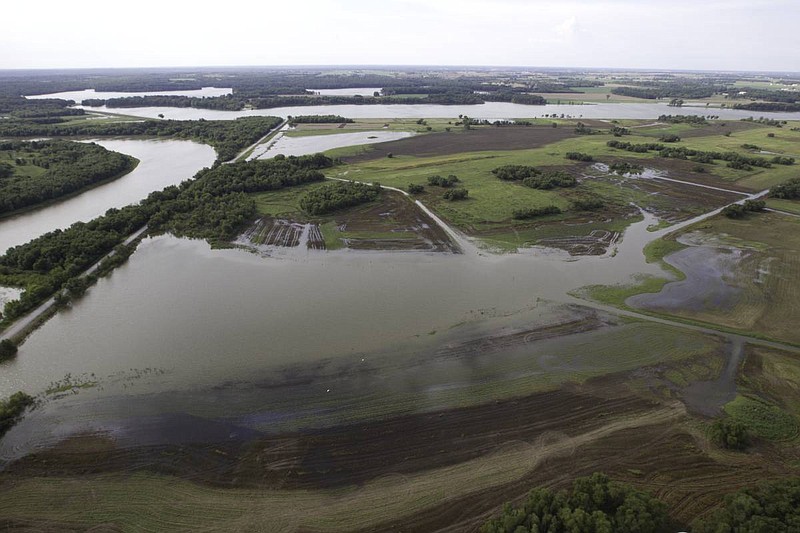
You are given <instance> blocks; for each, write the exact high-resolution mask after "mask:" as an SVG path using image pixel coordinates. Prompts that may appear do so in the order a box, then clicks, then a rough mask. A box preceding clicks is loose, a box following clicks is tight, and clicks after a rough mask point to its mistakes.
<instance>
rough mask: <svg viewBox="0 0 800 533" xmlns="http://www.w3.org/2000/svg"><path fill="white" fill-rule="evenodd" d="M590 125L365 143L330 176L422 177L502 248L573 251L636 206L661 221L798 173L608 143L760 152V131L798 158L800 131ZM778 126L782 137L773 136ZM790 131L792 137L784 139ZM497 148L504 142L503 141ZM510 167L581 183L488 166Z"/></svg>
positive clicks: (437, 197) (596, 250)
mask: <svg viewBox="0 0 800 533" xmlns="http://www.w3.org/2000/svg"><path fill="white" fill-rule="evenodd" d="M584 124H585V125H587V126H588V127H589V128H590V130H592V131H594V132H595V134H592V135H576V133H575V131H574V130H575V127H576V122H575V121H571V122H570V121H561V123H560V124H558V125H557V127H555V128H553V127H547V126H538V125H534V126H530V127H501V128H497V127H490V126H479V127H474V128H473V129H472V130H470V131H463V130H460V131H459V132H458V133H456V132H450V133H447V132H445V133H432V134H428V135H419V136H417V137H413V138H409V139H403V140H400V141H394V142H388V143H381V144H379V145H374V146H372V147H368V148H365V147H359V149H358V150H354V151H350V152H349V153H348V151H347V150H346V149H345V151H344V152H338V153H335V154H332V155H339V156H340V157H341V158H342V159H343V160H344V161H345V162H346V163H347V165H346V166H344V167H339V168H338V169H336V170H335V171H334V173H333V175H334V176H336V177H340V178H345V179H355V180H359V181H365V182H379V183H381V184H383V185H389V186H392V187H398V188H404V189H405V188H408V186H409V184H417V185H425V186H426V187H425V190H424V192H423V193H420V194H417V195H416V197H417V198H418V199H419V200H420V201H422V202H423V203H425V204H426V205H428V206H430V207H431V208H433V209H434V210H435V211H436V212H437V213H438V214H440V215H441V216H442V217H443V218H444V219H445V220H446V221H448V222H449V223H450V224H452V225H454V226H456V227H457V228H458V229H460V230H461V231H463V232H464V233H466V234H467V235H470V236H474V237H478V238H480V239H481V240H482V241H483V242H485V243H487V244H488V245H489V246H490V247H491V248H494V249H497V250H507V251H513V250H515V249H517V248H521V247H528V246H532V245H537V244H538V245H546V246H551V247H561V248H565V249H567V250H568V251H570V253H573V254H575V255H581V254H586V253H588V254H592V255H594V254H603V253H605V252H606V250H607V249H608V244H609V243H610V242H611V240H610V239H612V237H611V236H612V235H614V234H618V233H621V232H622V231H623V230H624V229H625V227H627V226H628V225H629V224H630V223H631V222H633V221H635V220H638V219H639V218H638V217H639V209H643V210H645V211H648V212H651V213H653V214H655V215H657V216H658V217H659V218H660V219H661V220H662V224H663V225H669V224H673V223H676V222H681V221H684V220H687V219H689V218H691V217H693V216H697V215H700V214H702V213H705V212H708V211H709V210H712V209H714V208H718V207H722V206H724V205H726V204H728V203H731V202H734V201H737V200H740V199H741V198H743V197H744V195H746V194H748V193H752V192H755V191H757V190H760V189H761V188H763V187H767V186H771V185H774V184H777V183H780V182H782V181H783V180H785V179H787V178H788V177H791V176H792V175H793V173H794V172H795V167H794V166H793V165H772V166H771V167H770V168H757V169H753V168H750V169H742V170H736V169H732V168H728V167H727V166H726V165H724V162H717V163H715V164H701V165H698V164H697V163H692V162H691V161H686V160H681V159H674V158H662V157H657V155H658V154H657V152H652V151H650V152H645V153H637V152H631V151H627V150H621V149H618V148H613V147H609V146H607V144H606V143H607V142H608V141H610V140H615V139H620V140H622V141H624V142H627V143H631V144H637V143H653V142H659V138H660V137H661V136H663V135H667V134H673V135H678V136H681V135H683V136H685V137H686V138H685V139H683V137H682V138H681V140H680V141H679V142H674V143H669V144H665V146H668V147H670V148H674V147H687V148H690V149H695V150H704V151H717V152H736V153H739V154H741V155H742V156H745V157H750V156H754V151H753V150H752V149H748V148H742V145H752V144H753V142H755V140H757V139H758V140H759V142H761V140H762V139H763V142H761V144H762V146H760V147H759V148H760V149H763V150H764V151H769V152H770V154H781V155H784V156H786V157H791V152H790V151H787V148H790V147H791V146H793V144H792V143H794V142H795V138H794V137H797V140H800V134H798V133H797V132H791V131H789V130H788V129H786V128H783V129H779V128H774V127H764V126H762V125H760V124H757V123H752V122H730V123H719V122H715V121H712V122H710V123H708V124H705V125H699V126H695V125H686V124H658V125H653V124H652V123H650V122H646V121H638V122H632V121H628V124H627V128H628V130H629V131H630V132H631V133H630V134H629V135H623V136H622V137H619V138H618V137H613V136H612V135H610V134H608V133H607V132H608V129H609V128H610V127H611V126H613V125H614V124H611V123H608V122H603V121H587V122H586V123H584ZM773 130H776V131H778V132H779V135H776V136H775V137H767V134H768V133H773ZM604 132H605V133H604ZM785 134H786V135H787V136H788V137H791V138H788V139H785V138H784V135H785ZM500 146H502V147H504V148H505V149H502V150H499V149H497V148H499V147H500ZM569 152H578V153H581V154H585V155H588V156H591V158H592V159H593V160H594V161H595V162H599V163H602V164H605V165H610V164H614V163H628V164H633V165H639V166H640V167H642V168H644V170H645V171H644V172H643V173H642V174H641V175H637V174H626V175H622V176H621V175H617V174H610V173H609V172H608V170H606V167H603V166H602V165H600V166H598V165H597V164H594V163H591V162H590V163H586V162H580V161H571V160H568V159H567V158H566V154H567V153H569ZM768 157H772V156H771V155H770V156H768ZM504 165H530V166H535V167H537V168H539V169H541V170H543V171H563V172H567V173H570V174H572V175H573V176H576V177H577V178H578V185H577V186H576V187H571V188H564V189H550V190H537V189H530V188H528V187H524V186H523V185H522V184H521V183H519V182H504V181H501V180H498V179H497V178H496V177H495V176H494V175H493V174H492V172H491V171H492V170H493V169H495V168H498V167H501V166H504ZM432 175H442V176H447V175H455V176H457V177H458V178H459V180H460V182H459V184H458V186H459V187H463V188H466V189H468V190H469V198H468V199H467V200H465V201H461V202H452V201H447V200H446V199H445V198H444V195H445V193H446V192H447V191H446V190H445V189H442V188H438V187H433V186H427V185H426V181H427V179H428V178H429V177H430V176H432ZM587 199H598V200H599V201H600V202H601V203H602V204H603V206H604V207H603V208H602V209H599V210H597V211H593V212H580V211H578V210H575V209H574V208H573V207H572V206H573V204H574V203H575V201H576V200H578V201H579V200H587ZM548 206H554V207H556V208H558V209H559V210H561V211H562V213H561V214H552V215H547V216H542V217H539V218H537V219H536V220H535V221H529V220H514V219H513V217H512V215H513V213H514V211H516V210H520V209H541V208H546V207H548ZM662 227H663V226H662ZM597 236H600V237H599V238H598V237H597ZM588 242H597V244H596V245H588V244H587V243H588ZM604 242H605V244H603V243H604ZM565 243H566V246H565ZM572 243H575V244H576V246H574V247H573V246H572V245H571V244H572Z"/></svg>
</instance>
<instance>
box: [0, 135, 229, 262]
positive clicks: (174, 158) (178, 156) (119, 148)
mask: <svg viewBox="0 0 800 533" xmlns="http://www.w3.org/2000/svg"><path fill="white" fill-rule="evenodd" d="M91 142H94V143H96V144H99V145H100V146H103V147H104V148H107V149H108V150H113V151H115V152H120V153H123V154H128V155H131V156H133V157H135V158H137V159H139V164H138V165H137V167H136V168H135V169H134V170H133V171H132V172H130V173H129V174H126V175H125V176H122V177H121V178H118V179H116V180H114V181H111V182H108V183H105V184H103V185H100V186H98V187H94V188H92V189H89V190H87V191H85V192H83V193H81V194H79V195H77V196H73V197H71V198H68V199H66V200H63V201H61V202H57V203H54V204H50V205H48V206H46V207H42V208H40V209H35V210H33V211H28V212H25V213H22V214H20V215H17V216H13V217H9V218H4V219H2V220H0V250H2V251H5V250H7V249H8V248H9V247H11V246H16V245H18V244H24V243H26V242H28V241H30V240H31V239H33V238H35V237H38V236H40V235H43V234H44V233H47V232H48V231H52V230H54V229H59V228H61V229H63V228H67V227H69V226H70V225H72V224H73V223H75V222H78V221H84V222H85V221H88V220H91V219H93V218H95V217H97V216H99V215H102V214H103V213H105V212H106V211H107V210H108V209H109V208H112V207H124V206H126V205H130V204H133V203H136V202H139V201H140V200H143V199H144V198H146V197H147V195H148V194H150V193H151V192H153V191H158V190H161V189H163V188H164V187H167V186H168V185H176V184H178V183H180V182H182V181H183V180H185V179H189V178H191V177H192V176H194V175H195V173H197V171H198V170H200V169H201V168H203V167H210V166H211V165H212V164H213V163H214V159H215V158H216V153H215V152H214V149H213V148H211V147H210V146H208V145H205V144H198V143H196V142H192V141H173V140H129V139H103V140H94V141H91Z"/></svg>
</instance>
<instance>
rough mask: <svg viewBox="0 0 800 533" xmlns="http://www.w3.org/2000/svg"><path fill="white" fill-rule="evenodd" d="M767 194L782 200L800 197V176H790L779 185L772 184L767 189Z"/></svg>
mask: <svg viewBox="0 0 800 533" xmlns="http://www.w3.org/2000/svg"><path fill="white" fill-rule="evenodd" d="M769 195H770V196H772V197H773V198H782V199H784V200H798V199H800V178H791V179H789V180H787V181H785V182H783V183H781V184H780V185H776V186H774V187H773V188H772V189H770V190H769Z"/></svg>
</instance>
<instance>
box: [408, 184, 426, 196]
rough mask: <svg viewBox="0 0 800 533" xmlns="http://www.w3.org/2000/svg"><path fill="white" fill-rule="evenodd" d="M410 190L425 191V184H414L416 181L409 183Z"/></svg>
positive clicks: (412, 192)
mask: <svg viewBox="0 0 800 533" xmlns="http://www.w3.org/2000/svg"><path fill="white" fill-rule="evenodd" d="M408 192H409V194H420V193H422V192H425V186H424V185H418V184H414V183H409V184H408Z"/></svg>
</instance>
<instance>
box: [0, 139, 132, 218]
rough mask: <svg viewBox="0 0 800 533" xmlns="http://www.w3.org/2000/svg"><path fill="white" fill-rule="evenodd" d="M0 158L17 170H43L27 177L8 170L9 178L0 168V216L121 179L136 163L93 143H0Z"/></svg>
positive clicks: (19, 172)
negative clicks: (32, 167) (33, 167)
mask: <svg viewBox="0 0 800 533" xmlns="http://www.w3.org/2000/svg"><path fill="white" fill-rule="evenodd" d="M0 158H3V159H5V158H8V159H9V160H11V161H15V162H16V163H17V167H23V166H31V165H32V166H36V167H39V168H40V169H42V170H43V172H42V173H33V174H32V175H31V174H28V173H26V172H25V171H24V170H22V169H18V170H16V171H14V168H11V170H12V173H11V175H9V174H8V172H3V171H2V168H0V215H3V214H7V213H11V212H13V211H16V210H18V209H23V208H27V207H32V206H35V205H37V204H40V203H42V202H46V201H48V200H54V199H56V198H60V197H62V196H66V195H69V194H71V193H74V192H77V191H80V190H82V189H85V188H87V187H90V186H92V185H95V184H97V183H101V182H103V181H106V180H109V179H111V178H115V177H119V176H122V175H123V174H126V173H128V172H130V171H131V170H132V169H133V168H134V167H135V166H136V163H137V161H136V159H135V158H133V157H130V156H128V155H124V154H120V153H117V152H112V151H110V150H106V149H105V148H103V147H102V146H99V145H96V144H94V143H77V142H70V141H32V142H20V141H6V142H0ZM19 163H23V165H20V164H19ZM3 165H4V166H7V167H10V165H8V164H3Z"/></svg>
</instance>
